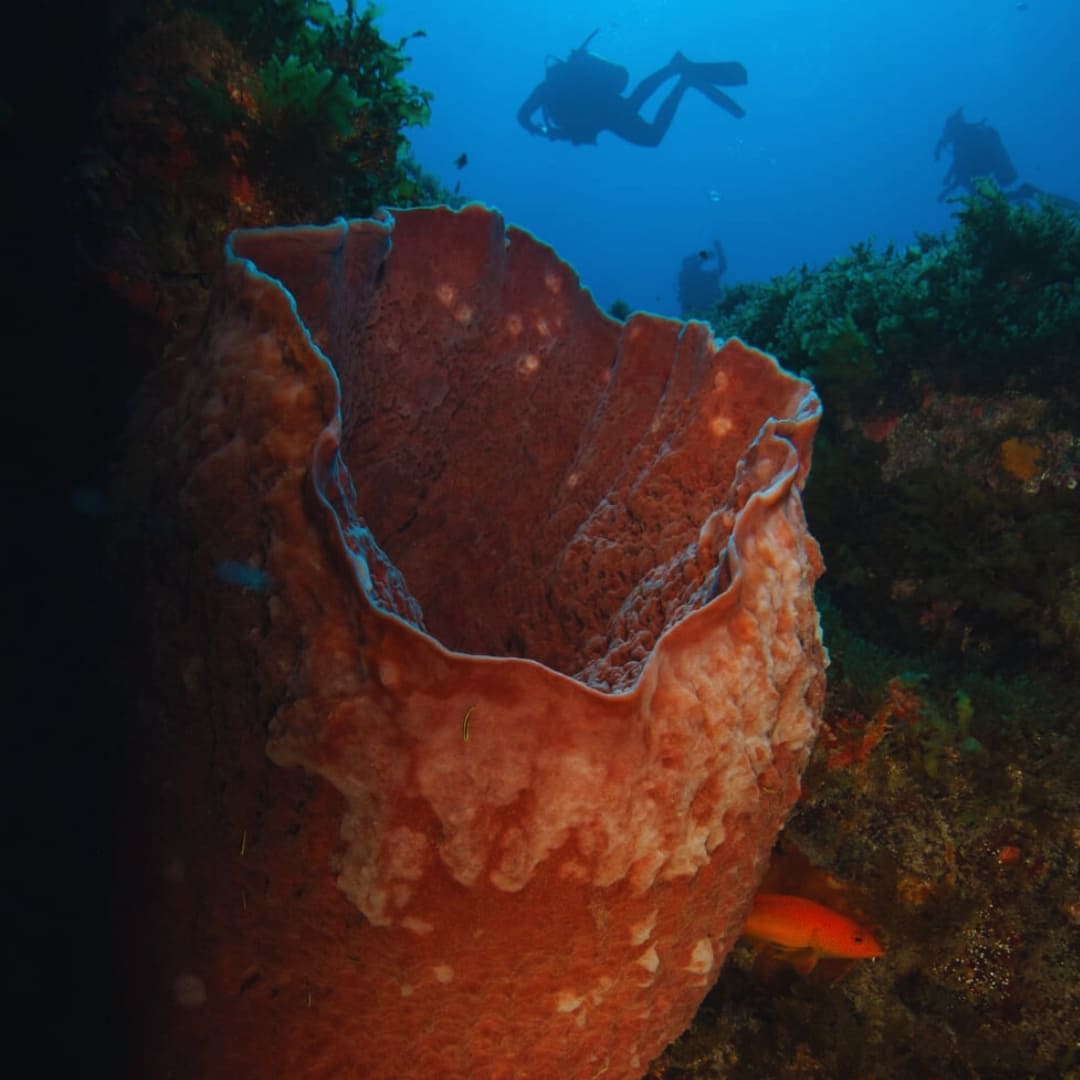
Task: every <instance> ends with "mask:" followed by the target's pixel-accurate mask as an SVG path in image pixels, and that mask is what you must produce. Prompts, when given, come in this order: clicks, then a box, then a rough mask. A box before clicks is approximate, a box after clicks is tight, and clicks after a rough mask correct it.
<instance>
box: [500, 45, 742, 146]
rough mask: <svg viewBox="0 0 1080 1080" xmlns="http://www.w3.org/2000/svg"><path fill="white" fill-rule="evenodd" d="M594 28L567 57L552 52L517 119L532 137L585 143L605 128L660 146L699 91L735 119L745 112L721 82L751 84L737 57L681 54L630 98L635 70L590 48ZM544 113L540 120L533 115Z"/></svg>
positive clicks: (631, 140)
mask: <svg viewBox="0 0 1080 1080" xmlns="http://www.w3.org/2000/svg"><path fill="white" fill-rule="evenodd" d="M596 34H597V31H596V30H594V31H593V32H592V33H591V34H590V35H589V36H588V37H587V38H586V39H585V40H584V41H583V42H582V43H581V45H579V46H578V47H577V48H576V49H574V51H573V52H571V53H570V56H569V57H568V58H567V59H566V60H560V59H558V58H557V57H553V56H548V57H547V58H546V60H545V64H546V67H547V73H546V75H545V76H544V81H543V82H542V83H540V84H539V85H538V86H537V87H536V88H535V89H534V90H533V91H532V93H531V94H529V96H528V97H527V98H526V99H525V101H524V103H523V104H522V106H521V108H520V109H518V114H517V118H518V123H519V124H521V126H522V127H523V128H524V129H525V130H526V131H528V132H529V133H530V134H532V135H544V136H546V137H547V138H549V139H559V140H563V141H566V142H570V143H573V144H574V145H575V146H580V145H582V144H583V143H593V144H595V142H596V137H597V135H599V134H600V132H601V131H610V132H612V134H614V135H617V136H618V137H619V138H620V139H624V140H626V142H628V143H633V144H634V145H635V146H659V145H660V142H661V140H662V139H663V138H664V136H665V135H666V134H667V130H668V128H669V127H670V126H671V121H672V120H673V119H674V118H675V111H676V109H678V107H679V102H680V101H681V100H682V97H683V94H685V93H686V91H687V90H689V89H694V90H697V91H698V93H700V94H703V95H704V96H705V97H707V98H708V99H709V100H710V101H712V102H713V103H714V104H716V105H719V106H720V107H721V108H722V109H725V110H726V111H727V112H729V113H731V115H732V116H735V117H743V116H745V115H746V112H745V110H744V109H743V108H742V106H741V105H739V104H738V103H737V102H736V101H734V100H733V99H732V98H730V97H728V95H727V94H725V93H724V92H723V91H722V90H719V89H717V87H719V86H743V85H745V84H746V68H744V67H743V66H742V64H740V63H737V62H735V61H718V62H716V63H695V62H693V61H691V60H687V59H686V57H685V56H683V54H682V53H681V52H677V53H675V55H674V56H673V57H672V58H671V60H670V61H669V62H668V63H667V64H665V65H664V67H662V68H660V69H659V71H654V72H653V73H652V74H651V75H648V76H646V77H645V78H644V79H642V80H641V82H640V83H638V85H637V86H636V87H635V88H634V89H633V90H632V91H631V92H630V94H629V95H628V96H626V97H623V96H622V93H623V90H625V89H626V85H627V83H628V82H629V80H630V73H629V72H628V71H627V70H626V68H624V67H623V66H622V65H621V64H616V63H614V62H613V61H611V60H605V59H604V58H603V57H601V56H597V55H596V54H595V53H591V52H589V43H590V42H591V41H592V39H593V38H594V37H595V36H596ZM676 77H677V78H678V82H676V84H675V85H674V87H672V89H671V90H670V91H669V92H668V94H667V96H666V97H665V98H664V100H663V101H662V102H661V103H660V106H659V108H658V109H657V110H656V116H655V117H654V118H653V120H652V121H648V120H646V119H645V118H644V117H642V116H641V114H640V110H641V108H642V106H643V105H644V104H645V103H646V101H648V99H649V98H650V97H652V95H653V94H654V93H656V91H657V90H658V89H659V88H660V87H661V86H662V85H663V84H664V83H665V82H667V81H668V80H669V79H672V78H676ZM538 111H539V113H540V117H541V119H540V123H536V122H535V121H534V119H533V117H534V114H535V113H537V112H538Z"/></svg>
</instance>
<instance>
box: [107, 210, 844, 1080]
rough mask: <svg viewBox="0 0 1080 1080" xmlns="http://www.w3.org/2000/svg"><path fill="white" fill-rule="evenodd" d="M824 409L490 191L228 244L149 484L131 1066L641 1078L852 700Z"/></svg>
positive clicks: (130, 925) (158, 394)
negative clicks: (820, 443) (606, 294)
mask: <svg viewBox="0 0 1080 1080" xmlns="http://www.w3.org/2000/svg"><path fill="white" fill-rule="evenodd" d="M819 411H820V409H819V403H818V399H817V397H816V395H815V394H814V392H813V389H812V387H811V386H810V385H809V384H808V383H807V382H806V381H804V380H802V379H798V378H795V377H794V376H792V375H790V374H788V373H786V372H785V371H783V370H782V369H781V368H780V367H779V366H778V365H777V363H776V362H775V361H774V360H773V359H772V358H771V357H769V356H766V355H764V354H762V353H760V352H756V351H754V350H753V349H749V348H747V347H745V346H743V345H742V344H741V343H739V342H738V341H734V340H732V341H729V342H727V343H726V344H725V345H724V346H723V347H722V348H719V349H718V348H717V347H716V345H715V343H714V342H713V340H712V337H711V335H710V333H709V331H708V328H707V327H706V326H705V325H704V324H702V323H689V324H682V323H679V322H675V321H672V320H666V319H661V318H656V317H653V316H648V315H635V316H633V317H632V318H631V319H630V320H629V321H628V322H627V323H626V324H625V325H624V324H622V323H620V322H618V321H616V320H614V319H611V318H608V317H607V316H605V315H604V314H602V313H601V312H600V311H599V310H598V309H597V308H596V307H595V305H594V303H593V301H592V299H591V297H590V296H589V294H588V293H587V292H586V291H584V290H583V289H582V288H581V287H580V285H579V284H578V281H577V279H576V277H575V275H574V273H573V271H572V270H571V269H570V268H569V267H568V266H567V265H566V264H564V263H563V262H561V261H560V260H559V259H558V258H557V257H556V256H555V255H554V253H553V252H552V251H551V250H550V249H549V248H547V247H545V246H544V245H542V244H540V243H538V242H537V241H536V240H535V239H533V238H532V237H531V236H530V235H529V234H527V233H525V232H523V231H521V230H518V229H515V228H506V227H505V226H504V224H503V222H502V220H501V218H500V217H499V216H498V215H497V214H495V213H493V212H491V211H489V210H487V209H485V208H483V207H480V206H469V207H466V208H465V209H464V210H462V211H460V212H456V213H455V212H452V211H450V210H447V209H443V208H439V209H425V210H409V211H402V212H396V213H395V214H394V215H393V216H392V217H391V216H390V215H385V216H384V217H383V218H382V219H380V220H363V221H350V222H345V221H340V222H338V223H336V224H333V225H330V226H326V227H319V228H315V227H311V228H294V229H285V228H282V229H268V230H260V231H248V232H240V233H237V234H235V235H234V236H233V237H232V238H231V240H230V242H229V246H228V250H227V256H226V265H225V269H224V272H223V274H222V277H221V279H220V281H219V282H218V284H217V286H216V288H215V290H214V292H213V295H212V298H211V303H210V306H209V309H208V313H207V317H206V321H205V325H204V327H203V329H202V331H201V333H200V334H199V335H198V336H197V337H193V338H192V339H191V340H190V341H188V342H187V344H186V346H185V347H183V348H178V349H177V350H175V351H174V353H173V355H172V357H171V358H170V360H169V361H168V362H167V363H166V364H164V365H163V366H162V368H161V369H160V370H159V371H158V372H156V373H155V374H154V375H152V376H151V377H150V378H149V379H148V380H147V382H146V384H145V386H144V388H143V390H142V392H141V396H140V401H139V406H138V413H137V420H136V423H135V426H134V430H133V434H132V439H133V443H132V446H133V453H132V454H131V455H130V462H129V464H128V471H127V477H126V485H125V496H126V498H127V499H128V500H129V502H130V503H131V504H132V509H133V514H132V517H133V520H138V521H139V522H141V523H142V526H141V533H140V536H141V540H140V542H139V545H138V547H137V549H136V548H133V549H132V558H131V562H130V564H129V571H130V573H131V574H133V575H137V576H139V577H140V578H141V581H142V585H141V593H140V604H139V612H140V613H139V616H138V618H139V622H138V624H137V625H138V628H139V631H140V633H139V641H140V642H141V643H142V647H143V648H144V649H145V653H143V654H140V656H141V658H139V659H136V657H135V656H132V657H131V658H130V663H129V667H128V669H127V672H126V675H127V678H128V680H129V682H130V683H131V685H132V686H134V687H135V689H136V691H137V692H136V693H134V694H133V699H134V701H135V704H136V714H135V724H134V728H133V730H132V737H131V755H132V769H131V775H132V777H133V780H132V785H131V788H132V790H131V791H130V792H129V798H130V799H131V800H133V804H132V812H131V813H130V814H129V815H128V816H127V819H126V820H127V828H128V834H127V840H128V844H127V849H126V854H125V859H126V866H127V870H128V877H127V885H128V894H127V903H126V906H125V907H124V909H122V914H123V918H124V921H125V925H126V927H127V945H128V950H127V951H128V958H127V969H126V970H127V981H128V985H129V986H130V987H131V988H132V990H133V991H134V992H133V994H132V1000H131V1002H130V1004H129V1011H128V1013H127V1016H128V1018H129V1020H128V1022H129V1024H130V1028H131V1030H132V1032H133V1061H132V1071H133V1073H135V1074H137V1075H140V1076H171V1077H179V1078H185V1077H200V1078H204V1077H228V1078H231V1080H232V1078H237V1077H286V1078H291V1077H327V1078H330V1077H334V1078H337V1077H365V1078H366V1077H371V1078H386V1080H391V1078H392V1080H403V1078H408V1077H425V1078H427V1077H439V1078H444V1080H453V1078H475V1077H483V1078H485V1080H492V1078H503V1077H506V1078H508V1077H536V1078H542V1080H553V1078H555V1077H559V1078H560V1080H570V1078H582V1080H584V1078H587V1077H594V1076H604V1077H606V1078H608V1080H614V1078H619V1077H628V1078H630V1077H638V1076H640V1075H641V1074H642V1073H643V1072H644V1071H645V1070H646V1069H647V1067H648V1064H649V1061H650V1059H651V1058H652V1057H654V1056H655V1055H656V1054H657V1053H658V1052H659V1051H661V1050H662V1049H663V1048H664V1046H665V1045H666V1044H667V1043H668V1042H669V1041H670V1040H671V1039H673V1038H674V1037H675V1036H677V1035H678V1034H679V1033H680V1032H681V1031H682V1030H683V1029H684V1028H685V1027H686V1026H687V1024H688V1023H689V1021H690V1019H691V1017H692V1016H693V1014H694V1011H695V1009H696V1008H697V1006H698V1004H699V1003H700V1001H701V999H702V997H703V996H704V994H705V993H706V991H707V989H708V988H709V986H710V985H711V983H712V981H713V980H714V979H715V977H716V974H717V971H718V970H719V967H720V965H721V964H722V963H723V960H724V958H725V956H726V955H727V953H728V951H729V949H730V948H731V945H732V943H733V941H734V940H735V938H736V936H737V935H738V933H739V930H740V927H741V925H742V922H743V919H744V918H745V916H746V914H747V912H748V910H749V907H750V904H751V901H752V898H753V895H754V892H755V889H756V886H757V884H758V882H759V880H760V878H761V875H762V873H763V871H764V869H765V866H766V864H767V861H768V856H769V851H770V848H771V847H772V845H773V841H774V839H775V837H776V835H777V832H778V830H779V829H780V827H781V825H782V824H783V822H784V819H785V815H786V814H787V813H788V811H789V810H790V808H791V806H792V805H793V803H794V801H795V799H796V797H797V794H798V790H799V776H800V773H801V770H802V768H803V767H804V765H805V764H806V761H807V757H808V755H809V752H810V748H811V745H812V742H813V739H814V736H815V733H816V730H817V726H818V722H819V719H820V713H821V707H822V697H823V687H824V665H825V654H824V650H823V648H822V644H821V640H820V634H819V628H818V619H817V613H816V610H815V608H814V603H813V585H814V581H815V579H816V578H817V577H818V575H819V574H820V572H821V561H820V557H819V553H818V549H817V545H816V544H815V542H814V540H813V539H812V538H811V537H810V536H809V534H808V533H807V530H806V523H805V520H804V516H803V509H802V503H801V495H800V492H801V489H802V486H803V483H804V481H805V479H806V475H807V471H808V469H809V465H810V450H811V442H812V439H813V435H814V430H815V428H816V425H817V422H818V417H819ZM147 523H151V524H150V526H149V527H148V526H147Z"/></svg>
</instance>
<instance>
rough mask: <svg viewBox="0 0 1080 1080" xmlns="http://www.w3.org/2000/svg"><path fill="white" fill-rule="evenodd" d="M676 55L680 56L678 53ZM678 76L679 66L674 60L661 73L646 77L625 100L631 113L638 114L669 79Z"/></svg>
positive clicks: (656, 72) (661, 69) (657, 72)
mask: <svg viewBox="0 0 1080 1080" xmlns="http://www.w3.org/2000/svg"><path fill="white" fill-rule="evenodd" d="M675 55H676V56H678V55H679V54H678V53H676V54H675ZM678 74H679V68H678V65H677V64H676V62H675V61H674V60H672V61H671V63H670V64H665V65H664V66H663V67H662V68H660V70H659V71H654V72H653V73H652V74H651V75H646V76H645V78H644V79H642V80H641V82H639V83H638V84H637V86H635V87H634V89H633V90H632V91H631V92H630V93H629V95H628V96H627V97H626V98H625V99H624V100H625V101H626V103H627V105H629V106H630V111H631V112H635V113H636V112H637V111H638V110H639V109H640V108H641V106H642V105H644V104H645V102H646V101H648V100H649V98H651V97H652V96H653V94H655V93H656V91H657V90H658V89H659V88H660V87H661V86H662V85H663V84H664V83H666V82H667V81H668V79H670V78H672V77H673V76H675V75H678Z"/></svg>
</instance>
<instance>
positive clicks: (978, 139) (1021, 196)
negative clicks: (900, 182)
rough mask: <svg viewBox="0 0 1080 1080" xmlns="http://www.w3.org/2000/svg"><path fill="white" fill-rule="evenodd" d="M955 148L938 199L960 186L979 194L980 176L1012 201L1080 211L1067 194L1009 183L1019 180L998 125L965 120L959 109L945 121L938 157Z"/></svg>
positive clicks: (961, 109)
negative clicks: (949, 148)
mask: <svg viewBox="0 0 1080 1080" xmlns="http://www.w3.org/2000/svg"><path fill="white" fill-rule="evenodd" d="M947 146H951V147H952V154H953V159H952V164H951V165H950V166H949V170H948V172H946V173H945V180H944V186H943V187H942V189H941V192H940V194H939V195H938V202H943V201H944V200H945V199H946V198H948V196H949V195H951V194H952V193H953V192H954V191H956V189H957V188H964V189H965V190H966V191H967V193H968V194H969V195H974V194H975V193H976V190H977V188H976V181H977V180H979V179H980V178H984V177H985V178H986V179H992V180H994V181H995V183H996V184H997V186H998V188H999V189H1000V190H1001V193H1002V195H1004V196H1005V198H1006V199H1008V200H1009V202H1011V203H1029V204H1036V205H1037V204H1038V202H1039V200H1043V201H1045V202H1048V203H1050V204H1051V205H1052V206H1056V207H1057V208H1058V209H1059V210H1065V211H1068V212H1070V213H1073V212H1075V211H1077V210H1080V203H1078V202H1077V201H1076V200H1075V199H1070V198H1069V197H1068V196H1067V195H1055V194H1054V193H1053V192H1052V191H1044V190H1043V189H1042V188H1040V187H1036V186H1035V185H1034V184H1032V183H1030V182H1028V181H1027V180H1025V181H1024V182H1023V183H1022V184H1018V185H1017V186H1016V187H1014V188H1010V187H1009V185H1010V184H1012V183H1014V182H1015V181H1016V179H1017V172H1016V167H1015V166H1014V165H1013V163H1012V160H1011V158H1010V157H1009V153H1008V151H1007V150H1006V149H1005V144H1004V143H1003V142H1002V141H1001V136H1000V135H999V134H998V133H997V129H996V128H992V127H991V126H990V125H989V124H988V123H987V122H986V121H985V120H980V121H979V122H978V123H977V124H969V123H968V122H967V121H966V120H965V119H964V110H963V108H959V109H957V110H956V112H954V113H951V114H950V115H949V117H948V119H947V120H946V121H945V129H944V130H943V131H942V133H941V138H940V139H938V141H937V145H936V146H935V147H934V160H935V161H937V160H938V158H940V157H941V151H942V150H944V149H945V147H947Z"/></svg>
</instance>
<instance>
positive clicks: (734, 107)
mask: <svg viewBox="0 0 1080 1080" xmlns="http://www.w3.org/2000/svg"><path fill="white" fill-rule="evenodd" d="M687 81H688V82H689V83H690V85H691V86H692V87H693V88H694V89H695V90H697V91H698V92H699V93H702V94H704V95H705V96H706V97H707V98H708V99H709V100H710V101H711V102H712V103H713V104H714V105H719V106H720V108H721V109H725V110H726V111H727V112H729V113H731V115H732V116H734V117H737V118H738V119H740V120H741V119H742V118H743V117H744V116H745V115H746V110H745V109H744V108H743V107H742V106H741V105H740V104H739V103H738V102H737V101H736V100H735V99H734V98H730V97H728V96H727V94H725V93H724V92H723V90H717V89H716V87H715V86H713V85H712V83H707V82H697V81H696V80H687Z"/></svg>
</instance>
